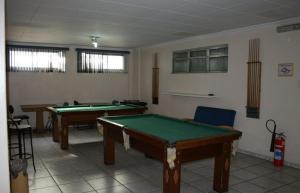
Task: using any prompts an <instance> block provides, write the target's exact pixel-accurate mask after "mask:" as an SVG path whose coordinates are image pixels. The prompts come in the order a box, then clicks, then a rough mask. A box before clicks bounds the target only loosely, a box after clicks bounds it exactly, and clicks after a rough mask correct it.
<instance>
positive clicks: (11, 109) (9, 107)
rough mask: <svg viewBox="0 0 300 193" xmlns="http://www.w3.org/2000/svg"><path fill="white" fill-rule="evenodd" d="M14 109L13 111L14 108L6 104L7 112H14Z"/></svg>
mask: <svg viewBox="0 0 300 193" xmlns="http://www.w3.org/2000/svg"><path fill="white" fill-rule="evenodd" d="M14 111H15V110H14V107H13V106H12V105H9V106H8V113H9V114H14Z"/></svg>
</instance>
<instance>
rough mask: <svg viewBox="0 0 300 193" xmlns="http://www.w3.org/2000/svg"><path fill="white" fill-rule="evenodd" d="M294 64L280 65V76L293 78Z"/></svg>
mask: <svg viewBox="0 0 300 193" xmlns="http://www.w3.org/2000/svg"><path fill="white" fill-rule="evenodd" d="M293 68H294V64H293V63H282V64H278V76H293Z"/></svg>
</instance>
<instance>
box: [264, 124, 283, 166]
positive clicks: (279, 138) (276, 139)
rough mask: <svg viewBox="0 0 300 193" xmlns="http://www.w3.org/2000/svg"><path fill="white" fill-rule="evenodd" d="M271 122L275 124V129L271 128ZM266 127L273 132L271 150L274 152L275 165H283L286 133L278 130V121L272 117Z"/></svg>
mask: <svg viewBox="0 0 300 193" xmlns="http://www.w3.org/2000/svg"><path fill="white" fill-rule="evenodd" d="M270 124H272V125H273V130H272V129H270V128H269V127H270ZM266 128H267V130H268V131H269V132H270V133H272V139H271V146H270V152H274V159H273V163H274V166H276V167H282V166H283V164H284V149H285V135H284V134H283V133H277V132H276V122H275V121H274V120H272V119H269V120H267V122H266Z"/></svg>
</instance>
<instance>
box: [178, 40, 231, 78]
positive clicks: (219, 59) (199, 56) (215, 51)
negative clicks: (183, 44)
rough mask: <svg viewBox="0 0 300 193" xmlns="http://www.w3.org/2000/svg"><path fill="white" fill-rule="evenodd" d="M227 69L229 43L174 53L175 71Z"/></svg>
mask: <svg viewBox="0 0 300 193" xmlns="http://www.w3.org/2000/svg"><path fill="white" fill-rule="evenodd" d="M227 70H228V46H227V45H221V46H214V47H207V48H197V49H190V50H181V51H175V52H174V53H173V73H201V72H227Z"/></svg>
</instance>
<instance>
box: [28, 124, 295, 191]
mask: <svg viewBox="0 0 300 193" xmlns="http://www.w3.org/2000/svg"><path fill="white" fill-rule="evenodd" d="M84 132H85V133H84ZM80 133H81V134H82V133H84V134H82V135H81V134H80ZM72 135H73V134H71V137H70V139H71V145H70V148H69V150H67V151H65V150H61V149H60V147H59V144H57V143H54V142H52V138H51V137H50V136H49V135H48V136H47V135H45V136H42V137H35V138H34V148H35V155H36V166H37V172H36V173H34V171H33V169H32V164H31V161H29V168H28V172H29V178H30V179H29V184H30V193H77V192H78V193H83V192H90V193H95V192H98V193H162V164H161V163H159V162H157V161H155V160H152V159H148V158H145V156H144V155H143V154H141V153H138V152H136V151H134V150H129V151H128V152H126V151H125V150H124V149H123V147H122V146H120V145H117V146H116V163H115V165H112V166H105V165H104V164H103V145H102V143H101V142H91V143H80V142H87V141H93V140H94V141H95V140H96V141H97V140H98V139H99V136H95V135H98V134H97V132H96V131H95V130H86V131H84V130H80V131H75V135H73V136H72ZM80 136H81V137H80ZM74 139H75V142H74V143H73V144H72V140H74ZM212 175H213V160H212V159H208V160H202V161H197V162H193V163H189V164H185V165H184V166H183V167H182V184H181V193H204V192H214V191H213V189H212ZM261 192H269V193H296V192H297V193H299V192H300V170H297V169H294V168H290V167H284V168H282V169H278V168H274V167H273V165H272V163H271V162H268V161H265V160H262V159H258V158H255V157H251V156H248V155H245V154H241V153H238V154H237V156H236V157H234V158H233V160H232V167H231V176H230V188H229V193H261Z"/></svg>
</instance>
